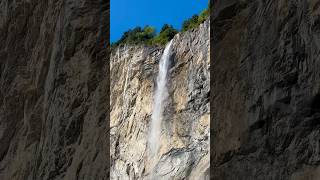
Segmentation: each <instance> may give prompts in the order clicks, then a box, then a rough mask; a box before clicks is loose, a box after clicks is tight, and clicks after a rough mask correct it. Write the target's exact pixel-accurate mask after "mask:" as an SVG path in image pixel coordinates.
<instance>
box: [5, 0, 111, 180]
mask: <svg viewBox="0 0 320 180" xmlns="http://www.w3.org/2000/svg"><path fill="white" fill-rule="evenodd" d="M108 7H109V4H108V3H106V2H104V3H102V4H99V1H91V0H66V1H65V0H32V1H30V0H23V1H12V0H1V1H0V41H1V43H0V179H1V180H43V179H46V180H54V179H68V180H72V179H84V180H88V179H99V180H107V179H109V177H108V171H109V170H108V163H107V162H108V157H109V151H108V146H107V145H108V144H109V142H108V139H109V138H108V137H107V135H106V132H107V128H106V127H107V123H106V122H107V118H108V113H107V112H108V111H107V108H108V102H109V96H108V92H109V88H108V87H109V84H108V81H109V80H108V76H107V74H108V71H109V68H108V67H109V66H108V54H109V53H108V52H107V51H106V50H105V49H103V48H101V46H100V45H99V42H100V41H99V38H98V37H99V31H100V35H101V36H105V35H106V34H107V33H108V28H107V27H109V24H108V18H107V17H108V16H107V15H108V12H109V8H108ZM100 19H101V20H103V21H105V23H104V25H101V27H100V25H99V21H100ZM103 33H106V34H105V35H104V34H103Z"/></svg>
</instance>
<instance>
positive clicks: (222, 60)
mask: <svg viewBox="0 0 320 180" xmlns="http://www.w3.org/2000/svg"><path fill="white" fill-rule="evenodd" d="M213 7H214V9H213V14H212V21H211V23H212V24H211V25H212V26H211V27H212V32H213V36H212V37H211V38H212V39H211V40H212V42H211V43H212V44H211V46H212V62H213V64H212V65H213V66H212V71H211V73H212V74H211V81H210V82H211V92H212V95H211V98H212V99H211V114H212V122H211V128H212V131H211V141H212V142H211V145H212V147H211V176H212V178H213V179H221V180H228V179H295V180H300V179H301V180H302V179H312V180H313V179H319V177H320V166H319V165H320V58H319V53H320V51H319V48H320V31H319V27H320V21H319V17H320V16H319V15H320V6H319V1H315V0H301V1H282V0H281V1H249V0H241V1H240V0H228V1H224V0H217V1H215V3H214V5H213Z"/></svg>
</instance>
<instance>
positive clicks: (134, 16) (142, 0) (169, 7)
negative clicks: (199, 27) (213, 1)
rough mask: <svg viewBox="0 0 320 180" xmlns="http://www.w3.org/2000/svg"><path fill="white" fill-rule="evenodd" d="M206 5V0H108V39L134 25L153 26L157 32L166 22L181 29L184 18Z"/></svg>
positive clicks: (118, 37)
mask: <svg viewBox="0 0 320 180" xmlns="http://www.w3.org/2000/svg"><path fill="white" fill-rule="evenodd" d="M207 5H208V0H161V1H160V0H110V21H111V22H110V24H111V25H110V26H111V27H110V28H111V29H110V41H111V42H115V41H117V40H119V39H120V38H121V36H122V34H123V32H125V31H127V30H128V29H132V28H134V27H136V26H141V27H144V26H145V25H150V26H154V27H155V28H156V30H157V32H159V31H160V29H161V27H162V25H163V24H165V23H167V24H171V25H173V26H174V27H175V28H176V29H181V26H182V22H183V21H184V20H186V19H187V18H189V17H191V16H192V15H194V14H199V13H200V12H201V11H202V10H203V9H205V8H206V7H207Z"/></svg>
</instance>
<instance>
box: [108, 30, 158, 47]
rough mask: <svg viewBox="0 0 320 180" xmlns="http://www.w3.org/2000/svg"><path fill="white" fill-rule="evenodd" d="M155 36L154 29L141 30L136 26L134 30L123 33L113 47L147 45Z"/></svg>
mask: <svg viewBox="0 0 320 180" xmlns="http://www.w3.org/2000/svg"><path fill="white" fill-rule="evenodd" d="M155 35H156V31H155V29H154V27H151V26H145V27H144V28H143V29H142V28H141V27H139V26H138V27H136V28H134V29H129V30H128V31H126V32H124V33H123V35H122V37H121V38H120V40H119V41H117V42H116V43H114V44H113V45H120V44H144V43H149V42H151V40H152V39H153V38H154V37H155Z"/></svg>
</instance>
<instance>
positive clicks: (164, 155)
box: [110, 20, 210, 180]
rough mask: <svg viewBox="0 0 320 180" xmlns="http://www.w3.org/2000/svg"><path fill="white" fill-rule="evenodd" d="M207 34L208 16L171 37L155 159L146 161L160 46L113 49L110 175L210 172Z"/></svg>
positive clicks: (163, 175)
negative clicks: (195, 27)
mask: <svg viewBox="0 0 320 180" xmlns="http://www.w3.org/2000/svg"><path fill="white" fill-rule="evenodd" d="M209 39H210V38H209V20H207V21H206V22H205V23H203V24H201V25H200V27H199V28H197V29H194V30H191V31H187V32H184V33H179V34H177V35H176V36H175V37H174V38H173V41H172V48H171V52H172V55H171V56H170V65H169V69H168V81H167V88H168V94H169V96H168V98H167V99H166V100H165V102H164V112H163V121H162V124H161V136H160V140H159V142H156V143H158V144H159V151H158V154H157V158H156V162H155V164H152V163H151V161H150V157H149V150H148V144H147V142H148V135H149V131H150V123H151V116H152V111H153V104H154V102H153V101H154V100H155V98H154V93H155V92H154V91H155V87H156V81H157V80H156V78H157V74H158V68H159V65H158V64H159V60H160V58H161V56H162V54H163V51H164V47H148V46H130V45H123V46H120V47H117V48H116V49H114V50H113V51H112V53H111V58H110V61H111V62H110V63H111V67H110V68H111V70H110V78H111V84H110V92H111V97H110V103H111V104H110V105H111V112H110V121H111V122H110V127H111V130H110V142H111V147H110V151H111V152H110V153H111V175H110V176H111V178H112V179H121V180H126V179H148V178H151V176H152V177H153V178H158V179H183V178H186V177H189V178H190V179H199V178H200V179H201V178H202V179H205V177H206V176H207V175H209V163H210V161H209V157H210V148H209V141H210V139H209V137H210V115H209V114H210V112H209V108H210V107H209V93H210V89H209V83H210V81H209V80H210V75H209V74H210V73H209V69H210V57H209V48H210V47H209ZM153 167H154V168H153ZM153 169H154V171H153Z"/></svg>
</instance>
